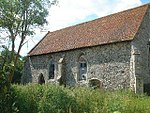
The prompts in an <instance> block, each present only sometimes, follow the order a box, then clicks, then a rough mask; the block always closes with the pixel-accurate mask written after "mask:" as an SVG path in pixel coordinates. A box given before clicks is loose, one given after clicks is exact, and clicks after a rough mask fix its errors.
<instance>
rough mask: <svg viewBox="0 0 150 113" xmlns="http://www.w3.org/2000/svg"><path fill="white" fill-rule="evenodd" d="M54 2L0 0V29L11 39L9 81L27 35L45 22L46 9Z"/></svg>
mask: <svg viewBox="0 0 150 113" xmlns="http://www.w3.org/2000/svg"><path fill="white" fill-rule="evenodd" d="M56 2H57V1H56V0H53V1H49V0H0V6H1V8H0V31H1V32H5V33H7V34H8V38H9V39H10V41H11V57H10V62H11V63H12V64H13V65H14V66H13V69H11V70H10V75H9V81H10V82H11V81H12V78H13V75H14V70H15V68H16V65H17V60H18V57H19V53H20V51H21V48H22V46H23V45H24V44H25V43H26V42H25V41H26V38H27V36H31V35H33V33H34V29H35V28H37V27H40V26H43V25H45V24H46V23H47V20H46V17H47V16H48V9H49V8H50V6H51V5H54V4H56ZM18 38H20V43H19V47H18V50H17V51H16V54H17V55H14V53H15V41H16V39H18Z"/></svg>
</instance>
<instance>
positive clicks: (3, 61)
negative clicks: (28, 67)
mask: <svg viewBox="0 0 150 113" xmlns="http://www.w3.org/2000/svg"><path fill="white" fill-rule="evenodd" d="M14 55H15V56H16V55H17V54H16V53H14ZM10 57H11V51H9V50H8V48H6V47H5V48H3V50H2V51H1V55H0V69H1V73H3V74H2V75H1V77H4V76H3V75H5V77H4V78H5V79H4V78H1V79H0V83H2V82H6V81H8V80H7V78H8V74H9V72H10V70H12V68H13V67H14V63H13V62H11V60H10ZM24 61H25V58H24V57H21V56H19V57H18V60H17V64H16V68H15V70H14V76H13V80H12V83H20V80H21V76H22V70H23V65H24ZM6 76H7V77H6Z"/></svg>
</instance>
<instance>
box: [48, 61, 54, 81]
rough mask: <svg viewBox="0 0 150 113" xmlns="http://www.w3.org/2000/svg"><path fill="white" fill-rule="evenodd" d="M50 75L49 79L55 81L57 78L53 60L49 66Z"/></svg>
mask: <svg viewBox="0 0 150 113" xmlns="http://www.w3.org/2000/svg"><path fill="white" fill-rule="evenodd" d="M48 71H49V72H48V74H49V79H54V77H55V62H54V61H53V60H51V61H50V62H49V66H48Z"/></svg>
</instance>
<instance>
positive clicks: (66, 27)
mask: <svg viewBox="0 0 150 113" xmlns="http://www.w3.org/2000/svg"><path fill="white" fill-rule="evenodd" d="M148 5H150V3H147V4H143V5H140V6H137V7H133V8H129V9H126V10H122V11H118V12H115V13H111V14H108V15H106V16H102V17H99V18H96V19H93V20H89V21H86V22H81V23H78V24H75V25H71V26H68V27H64V28H61V29H58V30H55V31H52V32H51V33H53V32H57V31H61V30H64V29H68V28H71V27H76V26H80V25H82V24H86V23H89V22H93V21H96V20H99V19H102V18H107V17H109V16H113V15H117V14H119V13H123V12H127V11H131V10H134V9H138V8H140V7H144V6H148Z"/></svg>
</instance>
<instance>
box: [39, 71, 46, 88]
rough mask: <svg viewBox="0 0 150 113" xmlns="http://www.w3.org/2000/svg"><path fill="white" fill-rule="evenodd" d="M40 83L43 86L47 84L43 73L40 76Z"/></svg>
mask: <svg viewBox="0 0 150 113" xmlns="http://www.w3.org/2000/svg"><path fill="white" fill-rule="evenodd" d="M38 83H39V84H41V85H42V84H44V83H45V80H44V76H43V74H42V73H41V74H40V75H39V78H38Z"/></svg>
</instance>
